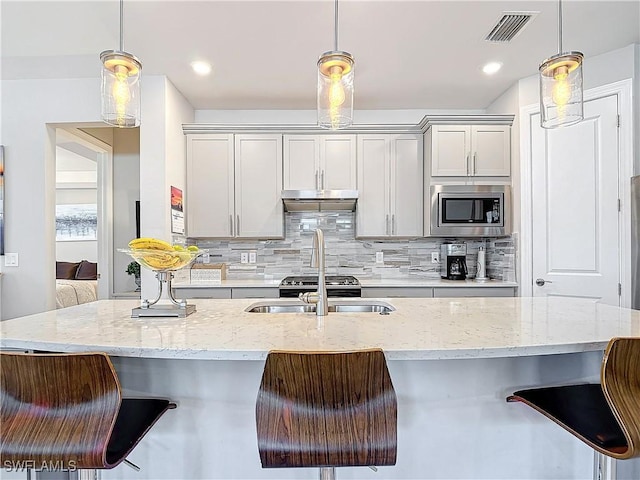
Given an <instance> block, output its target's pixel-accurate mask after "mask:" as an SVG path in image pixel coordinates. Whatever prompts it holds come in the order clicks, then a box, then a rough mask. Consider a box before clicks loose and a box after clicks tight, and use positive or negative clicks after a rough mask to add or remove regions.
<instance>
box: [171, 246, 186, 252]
mask: <svg viewBox="0 0 640 480" xmlns="http://www.w3.org/2000/svg"><path fill="white" fill-rule="evenodd" d="M173 249H174V250H175V251H176V252H182V251H183V250H184V247H183V246H182V245H174V246H173Z"/></svg>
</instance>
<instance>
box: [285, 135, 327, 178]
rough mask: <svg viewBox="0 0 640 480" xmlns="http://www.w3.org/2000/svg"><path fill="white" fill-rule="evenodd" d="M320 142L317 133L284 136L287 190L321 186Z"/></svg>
mask: <svg viewBox="0 0 640 480" xmlns="http://www.w3.org/2000/svg"><path fill="white" fill-rule="evenodd" d="M319 164H320V144H319V142H318V136H317V135H285V136H284V188H285V190H317V189H319V188H320V186H319V185H320V168H319Z"/></svg>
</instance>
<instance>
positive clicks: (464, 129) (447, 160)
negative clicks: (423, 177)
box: [431, 125, 471, 177]
mask: <svg viewBox="0 0 640 480" xmlns="http://www.w3.org/2000/svg"><path fill="white" fill-rule="evenodd" d="M470 151H471V127H470V126H468V125H434V126H433V127H431V176H432V177H466V176H467V175H469V154H470Z"/></svg>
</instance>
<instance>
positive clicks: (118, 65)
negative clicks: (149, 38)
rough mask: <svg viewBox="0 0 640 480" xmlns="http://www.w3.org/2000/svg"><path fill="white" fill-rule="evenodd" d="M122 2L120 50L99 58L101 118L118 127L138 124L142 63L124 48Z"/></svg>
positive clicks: (103, 54) (130, 126)
mask: <svg viewBox="0 0 640 480" xmlns="http://www.w3.org/2000/svg"><path fill="white" fill-rule="evenodd" d="M123 2H124V0H120V50H105V51H104V52H102V53H101V54H100V60H102V91H101V96H102V120H103V121H105V122H106V123H108V124H109V125H113V126H115V127H121V128H132V127H138V126H140V71H141V70H142V63H140V60H138V59H137V58H136V57H134V56H133V55H131V54H130V53H127V52H125V51H124V46H123V44H124V40H123V38H124V33H123V27H122V25H123V13H122V12H123Z"/></svg>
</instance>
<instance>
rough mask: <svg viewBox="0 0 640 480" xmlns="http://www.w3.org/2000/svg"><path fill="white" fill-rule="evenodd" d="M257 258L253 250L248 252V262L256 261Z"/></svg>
mask: <svg viewBox="0 0 640 480" xmlns="http://www.w3.org/2000/svg"><path fill="white" fill-rule="evenodd" d="M257 259H258V254H257V252H256V251H255V250H251V251H250V252H249V263H256V260H257Z"/></svg>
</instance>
